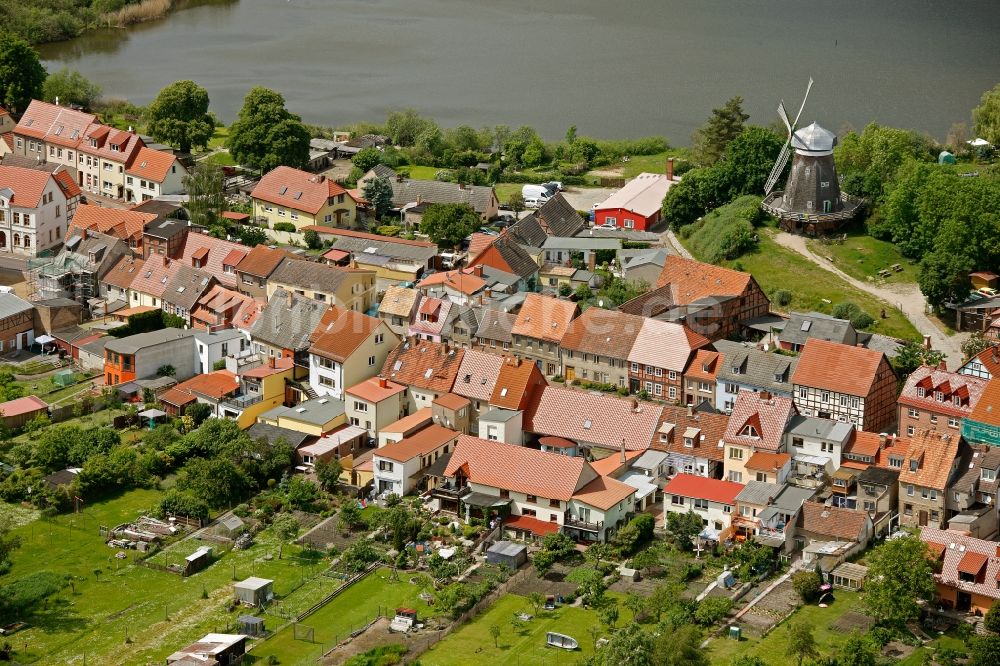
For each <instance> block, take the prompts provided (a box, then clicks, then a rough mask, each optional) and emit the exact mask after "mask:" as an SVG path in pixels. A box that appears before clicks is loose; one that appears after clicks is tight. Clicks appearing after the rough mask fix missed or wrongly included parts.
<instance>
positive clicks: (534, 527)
mask: <svg viewBox="0 0 1000 666" xmlns="http://www.w3.org/2000/svg"><path fill="white" fill-rule="evenodd" d="M503 524H504V525H506V526H507V527H509V528H511V529H514V530H525V531H528V532H531V533H532V534H534V535H535V536H540V537H543V536H545V535H546V534H554V533H555V532H558V531H559V523H551V522H550V523H547V522H545V521H544V520H539V519H538V518H533V517H531V516H507V517H506V518H504V519H503Z"/></svg>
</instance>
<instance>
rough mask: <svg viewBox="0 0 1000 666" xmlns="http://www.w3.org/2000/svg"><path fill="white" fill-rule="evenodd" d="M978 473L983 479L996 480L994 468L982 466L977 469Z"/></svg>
mask: <svg viewBox="0 0 1000 666" xmlns="http://www.w3.org/2000/svg"><path fill="white" fill-rule="evenodd" d="M979 475H980V476H981V477H982V479H983V481H996V478H997V471H996V470H995V469H986V468H985V467H984V468H983V469H981V470H980V471H979Z"/></svg>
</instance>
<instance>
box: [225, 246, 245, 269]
mask: <svg viewBox="0 0 1000 666" xmlns="http://www.w3.org/2000/svg"><path fill="white" fill-rule="evenodd" d="M245 256H247V251H246V250H241V249H239V248H235V247H234V248H233V249H232V250H230V251H229V254H227V255H226V258H225V259H223V260H222V265H223V266H232V267H233V268H236V267H237V266H238V265H239V263H240V262H241V261H243V257H245Z"/></svg>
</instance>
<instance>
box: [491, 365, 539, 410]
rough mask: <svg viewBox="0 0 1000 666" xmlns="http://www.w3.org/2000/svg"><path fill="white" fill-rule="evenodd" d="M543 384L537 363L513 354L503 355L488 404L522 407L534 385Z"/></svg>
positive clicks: (505, 407) (525, 403)
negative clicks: (523, 359)
mask: <svg viewBox="0 0 1000 666" xmlns="http://www.w3.org/2000/svg"><path fill="white" fill-rule="evenodd" d="M532 378H534V380H535V381H532ZM545 385H546V382H545V377H544V376H542V373H541V371H540V370H539V369H538V366H537V365H535V364H534V363H532V362H531V361H522V360H521V359H518V358H515V357H513V356H508V357H505V358H504V359H503V365H501V366H500V372H499V374H498V375H497V379H496V382H495V383H494V385H493V393H492V394H491V395H490V398H489V400H490V404H491V405H493V406H495V407H501V408H503V409H515V410H520V409H524V407H525V406H526V405H527V402H528V400H529V399H530V398H531V394H532V392H533V391H535V390H536V387H540V386H545Z"/></svg>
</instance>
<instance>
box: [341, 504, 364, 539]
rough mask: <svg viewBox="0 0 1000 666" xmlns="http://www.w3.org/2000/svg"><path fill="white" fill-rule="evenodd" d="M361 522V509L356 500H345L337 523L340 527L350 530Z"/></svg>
mask: <svg viewBox="0 0 1000 666" xmlns="http://www.w3.org/2000/svg"><path fill="white" fill-rule="evenodd" d="M360 524H361V509H360V508H358V503H357V502H356V501H354V500H351V501H348V502H345V503H344V504H343V505H341V507H340V515H339V517H338V518H337V525H338V526H339V527H340V529H342V530H344V531H347V532H350V531H352V530H353V529H354V528H355V527H357V526H358V525H360Z"/></svg>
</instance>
